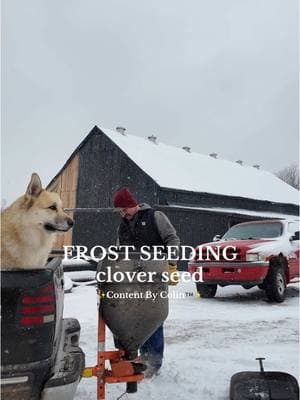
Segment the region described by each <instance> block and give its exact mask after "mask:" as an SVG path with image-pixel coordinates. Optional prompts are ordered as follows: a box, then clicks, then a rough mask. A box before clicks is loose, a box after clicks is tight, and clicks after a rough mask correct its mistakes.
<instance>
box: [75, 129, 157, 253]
mask: <svg viewBox="0 0 300 400" xmlns="http://www.w3.org/2000/svg"><path fill="white" fill-rule="evenodd" d="M79 157H80V169H79V178H78V188H77V204H76V206H77V207H79V208H81V207H85V208H90V207H91V208H97V207H99V208H103V207H113V204H112V198H113V194H114V192H115V191H116V190H118V189H119V188H120V187H122V186H127V187H128V188H129V190H130V191H131V192H132V193H133V194H134V196H135V197H136V198H137V200H138V201H139V202H147V203H150V204H156V203H157V191H158V187H157V184H156V183H155V182H154V181H153V179H152V178H150V177H149V176H148V175H147V174H146V173H145V172H143V171H142V170H141V169H140V168H139V167H138V166H137V165H136V164H135V163H134V162H133V161H132V160H131V159H130V158H128V156H127V155H126V154H125V153H124V152H123V151H121V150H120V149H119V148H118V147H117V146H116V145H115V144H114V143H113V142H112V141H111V140H110V139H109V138H108V137H107V136H105V135H104V134H103V133H101V131H99V133H98V134H94V135H93V136H91V138H90V139H89V140H88V141H87V142H86V143H85V145H84V146H83V147H82V148H81V150H80V153H79ZM113 220H116V221H117V220H118V216H115V215H114V216H113ZM116 226H117V224H114V223H112V213H110V214H109V216H108V214H102V213H89V215H87V214H86V213H80V212H77V213H76V215H75V226H74V228H73V242H74V243H76V244H86V243H88V244H91V245H95V244H101V243H109V244H112V243H111V240H112V239H113V238H114V240H115V237H116ZM99 235H100V236H99ZM99 240H100V243H99ZM113 243H114V242H113Z"/></svg>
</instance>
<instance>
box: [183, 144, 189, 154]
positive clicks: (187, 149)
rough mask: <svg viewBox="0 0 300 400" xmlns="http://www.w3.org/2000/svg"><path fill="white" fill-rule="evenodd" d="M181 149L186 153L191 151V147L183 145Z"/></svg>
mask: <svg viewBox="0 0 300 400" xmlns="http://www.w3.org/2000/svg"><path fill="white" fill-rule="evenodd" d="M183 150H185V151H186V152H187V153H190V152H191V148H190V147H189V146H183Z"/></svg>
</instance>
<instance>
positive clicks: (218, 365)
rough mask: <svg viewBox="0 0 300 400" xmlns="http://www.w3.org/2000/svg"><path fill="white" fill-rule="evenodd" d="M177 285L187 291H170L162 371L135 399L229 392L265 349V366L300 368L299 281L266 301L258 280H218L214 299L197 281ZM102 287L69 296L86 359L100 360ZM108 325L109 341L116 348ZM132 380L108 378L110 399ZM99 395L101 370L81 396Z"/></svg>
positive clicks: (185, 398) (215, 396)
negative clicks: (282, 297) (203, 295)
mask: <svg viewBox="0 0 300 400" xmlns="http://www.w3.org/2000/svg"><path fill="white" fill-rule="evenodd" d="M170 292H172V293H173V292H175V293H177V292H180V293H187V294H188V295H187V297H185V298H184V299H171V300H170V312H169V316H168V319H167V321H166V322H165V324H164V327H165V341H166V348H165V359H164V364H163V367H162V370H161V373H160V375H159V376H157V377H155V378H153V379H151V380H144V381H142V382H141V383H140V384H139V386H138V387H139V388H138V393H137V394H133V395H128V397H126V396H125V397H124V399H130V400H152V399H153V400H154V399H160V400H173V399H177V400H199V399H201V400H225V399H226V400H228V396H229V382H230V377H231V376H232V375H233V374H235V373H236V372H239V371H244V370H250V371H251V370H252V371H257V370H258V362H257V361H255V358H256V357H266V361H265V362H264V365H265V369H266V370H274V371H276V370H277V371H280V370H281V371H285V372H288V373H291V374H292V375H294V376H296V377H297V376H299V345H298V311H299V303H298V297H299V285H298V284H291V285H289V286H288V290H287V299H286V301H285V302H284V303H281V304H274V303H273V304H272V303H269V302H267V301H266V297H265V295H264V292H263V291H261V290H259V289H258V288H252V289H250V290H247V291H246V290H245V289H243V288H241V287H239V286H229V287H225V288H218V292H217V295H216V297H215V298H214V299H199V298H197V297H194V296H193V294H195V288H194V284H193V283H192V282H189V283H183V282H181V283H180V284H179V285H178V286H176V287H175V288H171V289H170ZM96 301H97V299H96V289H95V287H88V286H85V287H78V288H75V289H73V292H72V293H70V294H67V295H66V296H65V316H68V317H75V318H78V319H79V321H80V324H81V340H80V345H81V346H82V348H83V350H84V351H85V353H86V365H87V366H93V365H95V363H96V351H97V305H96ZM113 348H114V346H113V341H112V335H111V334H110V332H107V349H113ZM124 391H125V384H119V385H107V397H106V398H107V400H116V399H117V397H118V396H120V395H121V394H122V393H124ZM85 399H96V380H95V378H90V379H82V380H81V383H80V385H79V387H78V390H77V394H76V397H75V400H85Z"/></svg>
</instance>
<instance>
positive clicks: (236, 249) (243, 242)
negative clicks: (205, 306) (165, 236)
mask: <svg viewBox="0 0 300 400" xmlns="http://www.w3.org/2000/svg"><path fill="white" fill-rule="evenodd" d="M213 240H214V242H212V243H205V244H204V245H202V246H199V248H198V250H200V247H201V252H200V251H198V252H196V257H195V258H194V260H193V261H191V262H190V263H189V265H188V270H189V272H190V273H191V274H192V275H193V274H196V276H195V281H199V282H197V283H196V287H197V291H198V293H199V294H200V296H201V297H204V298H211V297H214V296H215V294H216V291H217V286H218V285H220V286H227V285H242V286H243V287H244V288H245V289H250V288H251V287H254V286H256V285H257V286H258V287H259V288H260V289H263V290H265V292H266V295H267V297H268V299H269V300H270V301H275V302H282V301H284V299H285V294H286V285H287V284H288V283H290V282H291V281H292V280H293V279H295V278H297V277H299V219H297V218H295V219H292V218H291V219H283V220H262V221H251V222H244V223H241V224H237V225H234V226H232V227H231V228H230V229H229V230H228V231H227V232H226V233H225V234H224V235H223V236H222V237H220V236H219V235H217V236H215V237H214V239H213ZM225 248H227V249H228V250H229V253H228V254H229V256H228V257H227V255H226V254H225V252H224V251H223V252H222V250H225ZM196 250H197V249H196ZM217 250H218V254H219V255H220V257H218V260H217V261H216V258H215V257H213V255H214V254H216V253H217ZM220 250H221V251H220ZM224 254H225V256H224ZM232 256H234V257H232ZM200 274H201V275H200ZM200 279H201V281H200Z"/></svg>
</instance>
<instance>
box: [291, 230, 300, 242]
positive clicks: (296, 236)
mask: <svg viewBox="0 0 300 400" xmlns="http://www.w3.org/2000/svg"><path fill="white" fill-rule="evenodd" d="M299 234H300V231H297V232H295V234H294V236H292V237H291V239H290V240H291V241H292V242H293V241H294V240H300V237H299Z"/></svg>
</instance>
